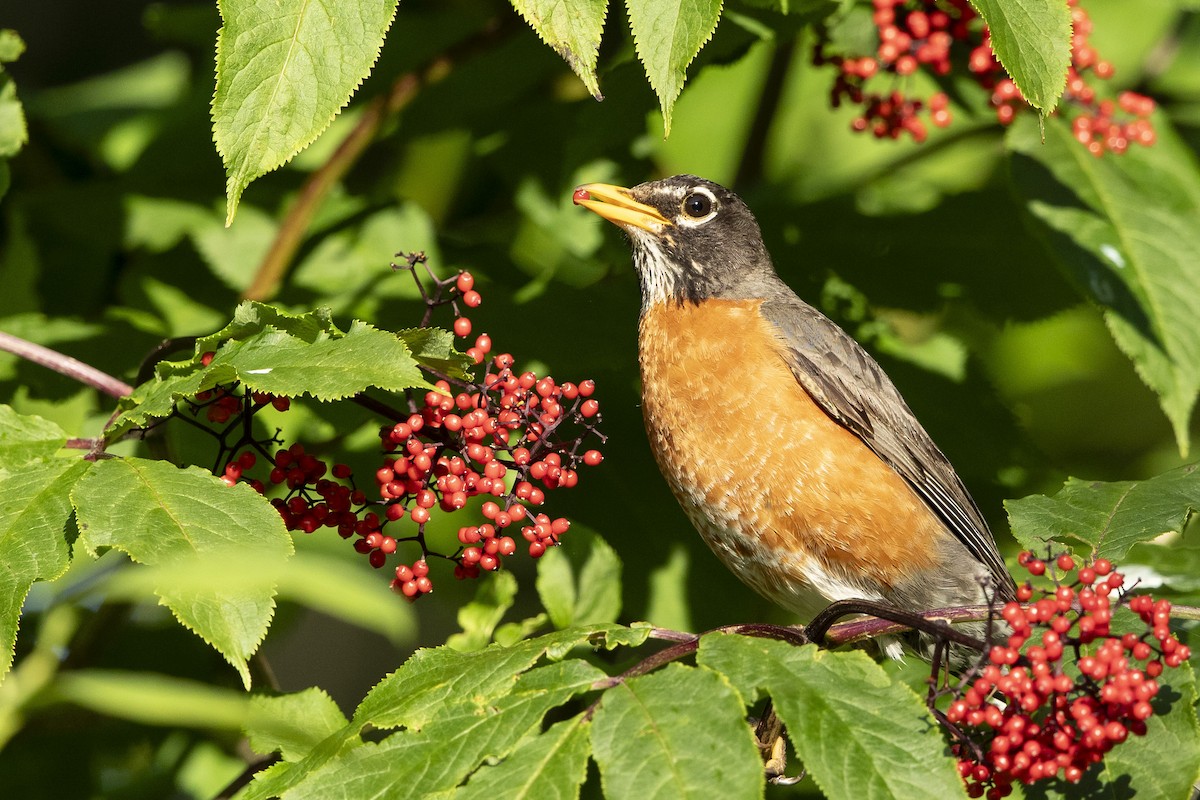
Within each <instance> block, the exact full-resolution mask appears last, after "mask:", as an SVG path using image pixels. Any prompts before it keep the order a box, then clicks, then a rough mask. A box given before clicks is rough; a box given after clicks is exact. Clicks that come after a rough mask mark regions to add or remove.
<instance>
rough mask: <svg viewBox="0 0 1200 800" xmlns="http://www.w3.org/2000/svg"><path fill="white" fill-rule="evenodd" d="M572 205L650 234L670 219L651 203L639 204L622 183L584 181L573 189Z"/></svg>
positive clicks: (616, 223) (661, 227)
mask: <svg viewBox="0 0 1200 800" xmlns="http://www.w3.org/2000/svg"><path fill="white" fill-rule="evenodd" d="M574 201H575V205H577V206H583V207H584V208H586V209H587V210H588V211H593V212H595V213H596V214H599V215H600V216H601V217H604V218H605V219H606V220H608V221H609V222H611V223H613V224H614V225H620V226H621V227H622V228H625V227H630V226H632V227H634V228H641V229H642V230H644V231H649V232H650V233H661V232H662V229H663V228H664V227H666V226H667V225H670V224H671V221H670V220H668V219H667V218H666V217H664V216H663V215H662V213H661V212H659V210H658V209H657V208H655V207H654V206H648V205H646V204H645V203H639V202H638V201H636V200H634V199H633V197H632V196H631V195H630V194H629V190H628V189H626V188H624V187H621V186H612V185H610V184H607V183H585V184H584V185H583V186H580V187H578V188H577V189H576V190H575V195H574Z"/></svg>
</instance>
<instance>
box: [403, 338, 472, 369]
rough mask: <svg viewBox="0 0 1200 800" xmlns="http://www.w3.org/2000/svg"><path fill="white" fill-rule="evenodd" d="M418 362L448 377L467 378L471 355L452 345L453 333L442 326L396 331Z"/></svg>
mask: <svg viewBox="0 0 1200 800" xmlns="http://www.w3.org/2000/svg"><path fill="white" fill-rule="evenodd" d="M396 335H397V336H399V337H400V341H402V342H404V344H405V345H407V346H408V350H409V352H410V353H412V357H413V358H415V359H416V360H417V361H418V362H419V363H420V364H422V365H423V366H426V367H430V368H431V369H435V370H437V371H438V372H440V373H442V374H443V375H445V376H447V377H450V378H459V379H462V380H469V379H470V378H471V374H470V372H468V370H470V369H471V367H472V366H474V364H473V363H472V361H471V357H470V356H468V355H466V354H465V353H460V352H459V351H458V348H456V347H455V346H454V334H452V333H451V332H450V331H448V330H445V329H443V328H406V329H405V330H402V331H398V332H397V333H396Z"/></svg>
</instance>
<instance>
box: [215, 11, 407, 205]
mask: <svg viewBox="0 0 1200 800" xmlns="http://www.w3.org/2000/svg"><path fill="white" fill-rule="evenodd" d="M397 3H398V0H371V1H370V2H350V0H322V1H321V2H299V0H289V2H274V1H273V0H220V2H218V4H217V7H218V9H219V10H220V12H221V18H222V20H224V25H223V26H222V28H221V30H220V31H219V32H218V34H217V89H216V93H215V94H214V95H213V102H212V116H213V136H214V139H215V140H216V144H217V151H218V152H219V153H220V154H221V157H222V158H223V159H224V161H225V170H226V174H227V175H228V181H227V184H226V195H227V201H228V206H227V208H228V213H227V220H226V224H228V223H231V222H232V221H233V216H234V214H235V213H236V212H237V207H238V200H239V198H240V197H241V194H242V191H243V190H244V189H245V188H246V186H248V185H249V184H250V182H251V181H253V180H254V179H255V178H257V177H259V176H261V175H265V174H266V173H268V172H270V171H271V170H273V169H276V168H278V167H279V166H281V165H283V164H285V163H287V161H288V160H289V159H291V158H292V157H293V156H294V155H296V153H298V152H300V151H301V150H303V149H304V148H305V147H307V146H308V145H309V144H311V143H312V142H313V140H314V139H316V138H317V136H319V135H320V134H321V132H322V131H324V130H325V128H327V127H328V126H329V123H330V122H331V121H332V120H333V118H334V116H336V115H337V113H338V111H339V110H341V108H342V107H343V106H345V105H346V103H347V102H348V101H349V100H350V96H351V95H352V94H354V91H355V89H357V88H358V85H359V84H360V83H361V82H362V80H363V78H365V77H366V76H367V75H368V74H369V73H370V71H371V67H372V66H373V65H374V64H375V60H376V58H378V57H379V49H380V48H381V47H382V46H383V38H384V34H386V33H387V30H388V28H389V27H390V26H391V24H392V18H393V16H394V15H395V13H396V5H397Z"/></svg>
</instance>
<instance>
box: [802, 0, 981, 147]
mask: <svg viewBox="0 0 1200 800" xmlns="http://www.w3.org/2000/svg"><path fill="white" fill-rule="evenodd" d="M874 7H875V14H874V17H873V19H874V22H875V26H876V28H878V30H879V47H878V48H877V50H876V52H875V54H874V55H864V56H862V57H860V58H854V57H846V56H842V55H826V48H827V46H828V44H829V42H828V39H824V38H822V39H820V40H818V42H817V46H816V50H815V51H814V55H813V62H814V63H815V64H817V65H822V64H832V65H834V66H835V67H837V68H838V75H837V77H836V78H835V79H834V84H833V90H832V92H831V96H830V99H831V102H832V104H833V106H834V107H835V108H837V107H838V106H840V105H841V103H842V100H843V99H845V100H849V101H850V102H851V103H853V104H855V105H861V106H862V107H863V113H862V115H861V116H858V117H856V118H855V119H854V121H853V123H851V126H852V127H853V129H854V130H856V131H866V130H870V131H871V132H872V133H873V134H874V135H875V136H876V138H879V139H883V138H891V139H899V138H900V136H901V135H902V134H904V133H908V134H909V135H910V136H912V137H913V139H914V140H916V141H918V142H923V141H925V137H926V136H927V135H928V132H927V129H926V127H925V123H924V122H922V121H921V119H920V116H919V115H920V113H921V111H922V110H923V109H924V108H925V107H926V102H925V101H922V100H920V99H915V98H912V97H909V96H907V95H906V94H905V93H904V92H902V91H900V90H898V89H894V90H892V91H890V92H888V93H886V94H882V93H879V92H868V91H867V90H866V84H867V83H868V82H869V81H870V79H871V78H873V77H875V76H876V75H878V74H879V73H884V74H890V75H891V76H892V77H893V83H894V82H895V80H898V79H902V78H903V77H904V76H907V75H912V74H913V73H914V72H916V71H917V70H918V69H919V68H920V67H922V66H924V67H926V68H928V69H930V70H931V71H932V72H933V73H934V74H935V75H946V74H948V73H949V72H950V70H951V66H952V65H951V59H950V56H951V50H950V48H951V45H953V44H954V43H955V42H961V41H965V40H967V39H968V38H969V37H970V36H971V35H972V33H973V29H974V27H977V26H972V25H971V24H970V23H971V22H972V21H973V20H974V19H975V11H974V10H973V9H972V8H971V6H970V4H969V3H968V2H967V0H945V1H944V2H933V0H929V1H928V2H912V0H874ZM928 107H929V111H930V121H931V122H932V123H933V124H934V125H937V126H938V127H945V126H946V125H949V124H950V109H949V100H948V98H947V97H946V95H945V94H943V93H938V94H935V95H933V96H932V97H930V98H929V101H928Z"/></svg>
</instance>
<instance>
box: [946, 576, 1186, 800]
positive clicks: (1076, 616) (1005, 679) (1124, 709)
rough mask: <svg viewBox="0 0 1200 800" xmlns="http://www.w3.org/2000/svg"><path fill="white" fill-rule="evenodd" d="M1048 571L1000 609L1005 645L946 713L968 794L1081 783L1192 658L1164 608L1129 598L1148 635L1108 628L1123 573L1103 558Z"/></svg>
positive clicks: (1138, 728) (1136, 727) (1137, 727)
mask: <svg viewBox="0 0 1200 800" xmlns="http://www.w3.org/2000/svg"><path fill="white" fill-rule="evenodd" d="M1019 563H1020V564H1021V565H1022V566H1023V567H1024V568H1025V569H1026V570H1027V571H1028V572H1029V573H1030V574H1031V575H1034V576H1040V575H1044V574H1046V571H1047V564H1046V562H1045V561H1042V560H1040V559H1038V558H1035V557H1034V556H1033V555H1032V554H1031V553H1029V552H1024V553H1022V554H1021V555H1020V558H1019ZM1054 563H1055V566H1057V568H1058V570H1060V571H1061V576H1060V577H1059V578H1058V580H1057V581H1056V585H1055V587H1054V588H1053V589H1044V590H1042V589H1039V590H1035V589H1034V588H1033V587H1032V586H1031V585H1030V584H1029V583H1028V582H1027V583H1025V584H1024V585H1023V586H1021V587H1020V588H1019V589H1018V591H1017V600H1016V601H1012V602H1009V603H1007V604H1006V605H1005V606H1004V609H1003V612H1002V616H1003V618H1004V620H1005V622H1007V623H1008V626H1009V628H1010V629H1011V631H1012V633H1011V635H1010V636H1009V637H1008V641H1007V642H1006V643H1005V644H1003V645H996V646H994V647H992V648H991V650H990V651H989V652H988V653H987V654H986V656H985V658H984V659H983V660H982V661H981V662H980V664H979V665H978V666H977V667H976V668H975V669H974V670H972V671H971V672H969V673H968V674H967V675H966V676H965V677H964V678H963V681H962V683H961V684H960V686H959V687H958V689H957V690H956V692H955V695H956V698H955V699H954V701H953V702H952V703H951V704H950V707H949V709H948V710H947V711H946V714H945V718H946V721H947V722H948V723H949V725H950V726H951V729H952V731H953V733H954V734H955V735H956V737H957V738H958V742H957V743H956V744H955V745H954V746H953V748H952V749H953V751H954V753H955V755H956V756H957V757H958V759H959V762H958V768H959V774H961V775H962V776H963V779H964V781H965V782H966V785H967V794H968V796H970V797H983V796H984V795H985V793H986V796H987V797H988V798H1000V797H1006V796H1008V795H1009V794H1010V793H1011V792H1012V784H1013V783H1014V782H1016V781H1020V782H1022V783H1026V784H1030V783H1034V782H1036V781H1039V780H1046V779H1051V778H1062V779H1064V780H1066V781H1068V782H1071V783H1077V782H1078V781H1079V780H1080V779H1081V778H1082V777H1083V774H1084V772H1085V771H1086V770H1087V769H1088V767H1090V766H1091V765H1092V764H1095V763H1097V762H1099V761H1101V760H1102V759H1103V757H1104V754H1105V753H1107V752H1108V751H1109V750H1111V749H1112V748H1113V747H1114V746H1115V745H1117V744H1120V743H1121V742H1123V741H1125V739H1126V738H1127V737H1128V736H1129V735H1130V734H1133V735H1135V736H1140V735H1142V734H1144V733H1145V732H1146V720H1147V719H1149V718H1150V717H1151V716H1152V715H1153V714H1154V713H1155V709H1154V707H1153V705H1151V702H1150V701H1151V700H1152V699H1153V698H1154V697H1155V695H1156V694H1157V693H1158V683H1157V681H1156V680H1155V678H1157V677H1158V676H1159V675H1161V674H1162V671H1163V668H1164V665H1165V666H1168V667H1176V666H1179V665H1180V664H1181V663H1183V662H1184V661H1185V660H1186V659H1187V658H1188V655H1189V652H1188V648H1187V647H1186V646H1185V645H1182V644H1180V643H1179V641H1178V639H1176V638H1175V637H1174V636H1173V635H1172V634H1171V631H1170V628H1169V622H1170V614H1171V606H1170V603H1169V602H1168V601H1166V600H1158V601H1155V600H1153V599H1152V598H1151V597H1149V596H1145V595H1140V596H1137V597H1133V598H1130V600H1129V607H1130V608H1131V609H1132V610H1133V611H1135V612H1136V613H1137V614H1138V615H1139V616H1140V617H1141V619H1142V621H1143V622H1144V623H1146V626H1147V628H1146V630H1145V631H1144V632H1142V633H1140V634H1139V633H1126V634H1124V635H1119V634H1117V633H1113V632H1111V630H1110V623H1111V621H1112V608H1113V598H1112V596H1113V595H1114V593H1119V592H1120V590H1121V589H1122V587H1123V586H1124V582H1125V579H1124V577H1123V576H1122V575H1121V573H1119V572H1116V571H1114V570H1113V566H1112V564H1111V563H1109V562H1108V561H1107V560H1105V559H1099V560H1097V561H1096V562H1095V563H1094V564H1091V565H1090V566H1084V567H1081V568H1079V569H1078V571H1076V564H1075V560H1074V559H1073V558H1071V557H1070V556H1069V555H1062V556H1059V557H1058V558H1057V559H1056V560H1055V562H1054ZM1035 598H1036V599H1035ZM1117 602H1120V600H1119V599H1118V601H1117ZM1064 656H1066V657H1067V659H1066V660H1067V663H1072V662H1073V664H1074V668H1075V669H1074V670H1069V669H1068V668H1067V667H1066V665H1065V663H1064ZM1076 670H1077V672H1078V675H1075V671H1076Z"/></svg>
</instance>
